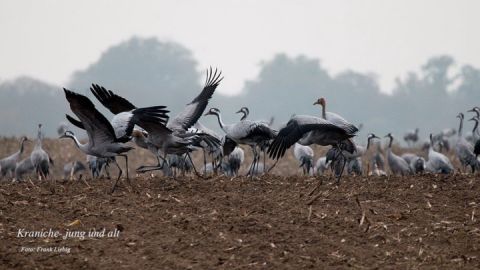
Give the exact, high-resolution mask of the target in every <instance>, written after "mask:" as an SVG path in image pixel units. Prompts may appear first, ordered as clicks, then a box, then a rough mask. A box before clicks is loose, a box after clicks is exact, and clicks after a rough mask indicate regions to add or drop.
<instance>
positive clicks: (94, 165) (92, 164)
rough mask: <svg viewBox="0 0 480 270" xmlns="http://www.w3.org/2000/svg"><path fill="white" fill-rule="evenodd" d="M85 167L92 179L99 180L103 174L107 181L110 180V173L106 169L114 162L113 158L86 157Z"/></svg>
mask: <svg viewBox="0 0 480 270" xmlns="http://www.w3.org/2000/svg"><path fill="white" fill-rule="evenodd" d="M86 156H87V157H86V160H87V166H88V169H89V170H90V174H91V175H92V178H100V177H102V176H103V174H105V175H106V178H107V179H110V173H109V171H108V168H109V167H110V166H109V165H110V163H111V162H113V161H114V160H115V158H114V157H96V156H91V155H86Z"/></svg>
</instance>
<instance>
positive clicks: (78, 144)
mask: <svg viewBox="0 0 480 270" xmlns="http://www.w3.org/2000/svg"><path fill="white" fill-rule="evenodd" d="M68 137H69V138H71V139H72V140H73V141H74V142H75V144H76V145H77V147H78V148H79V149H80V150H82V151H83V152H87V144H82V143H80V141H79V140H78V139H77V137H75V136H74V135H69V136H68Z"/></svg>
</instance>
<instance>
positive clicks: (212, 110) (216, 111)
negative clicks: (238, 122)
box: [204, 108, 220, 116]
mask: <svg viewBox="0 0 480 270" xmlns="http://www.w3.org/2000/svg"><path fill="white" fill-rule="evenodd" d="M204 115H217V116H218V115H220V110H219V109H217V108H210V110H208V112H207V113H205V114H204Z"/></svg>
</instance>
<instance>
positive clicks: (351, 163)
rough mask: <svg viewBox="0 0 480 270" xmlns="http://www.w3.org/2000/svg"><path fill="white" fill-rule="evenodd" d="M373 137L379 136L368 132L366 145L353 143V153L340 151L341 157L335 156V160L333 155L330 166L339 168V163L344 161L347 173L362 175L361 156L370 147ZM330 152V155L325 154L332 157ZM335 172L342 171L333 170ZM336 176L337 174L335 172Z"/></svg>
mask: <svg viewBox="0 0 480 270" xmlns="http://www.w3.org/2000/svg"><path fill="white" fill-rule="evenodd" d="M373 139H379V137H377V136H376V135H375V134H373V133H369V134H368V135H367V145H366V146H362V145H357V144H355V151H353V153H348V152H347V151H342V154H341V155H339V156H341V158H340V157H339V158H337V159H338V161H337V160H335V158H334V157H333V160H332V161H331V162H332V163H331V167H332V168H340V167H341V164H343V163H345V165H346V166H347V172H348V174H355V175H362V174H363V166H362V156H363V155H365V154H366V152H367V151H368V149H369V148H370V145H371V142H372V140H373ZM329 151H331V152H332V151H333V152H334V153H336V152H337V151H336V150H334V149H330V150H329ZM331 154H332V153H330V155H327V156H329V157H332V155H331ZM337 163H340V164H337ZM334 171H336V172H339V173H340V174H341V173H342V171H338V170H334ZM336 175H337V176H338V174H336Z"/></svg>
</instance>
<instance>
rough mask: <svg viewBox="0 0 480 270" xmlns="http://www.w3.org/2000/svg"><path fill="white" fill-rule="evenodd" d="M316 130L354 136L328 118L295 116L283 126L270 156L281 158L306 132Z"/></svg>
mask: <svg viewBox="0 0 480 270" xmlns="http://www.w3.org/2000/svg"><path fill="white" fill-rule="evenodd" d="M311 131H315V132H320V133H323V134H324V135H328V136H331V137H335V138H338V140H341V139H347V138H350V137H353V135H351V134H348V133H347V132H346V131H345V130H344V129H342V128H341V127H338V126H336V125H334V124H332V123H330V122H329V121H327V120H324V119H322V118H318V117H313V116H302V115H300V116H294V117H293V118H292V119H290V121H288V123H287V125H286V126H285V127H284V128H282V129H281V130H280V131H279V133H278V135H277V136H276V137H275V139H274V140H273V142H272V144H271V145H270V147H269V148H268V155H269V156H270V158H273V159H279V158H281V157H283V156H284V155H285V152H286V151H287V149H288V148H290V147H291V146H292V145H293V144H295V143H296V142H297V141H298V140H300V139H301V138H302V137H303V136H304V135H305V134H306V133H308V132H311Z"/></svg>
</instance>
